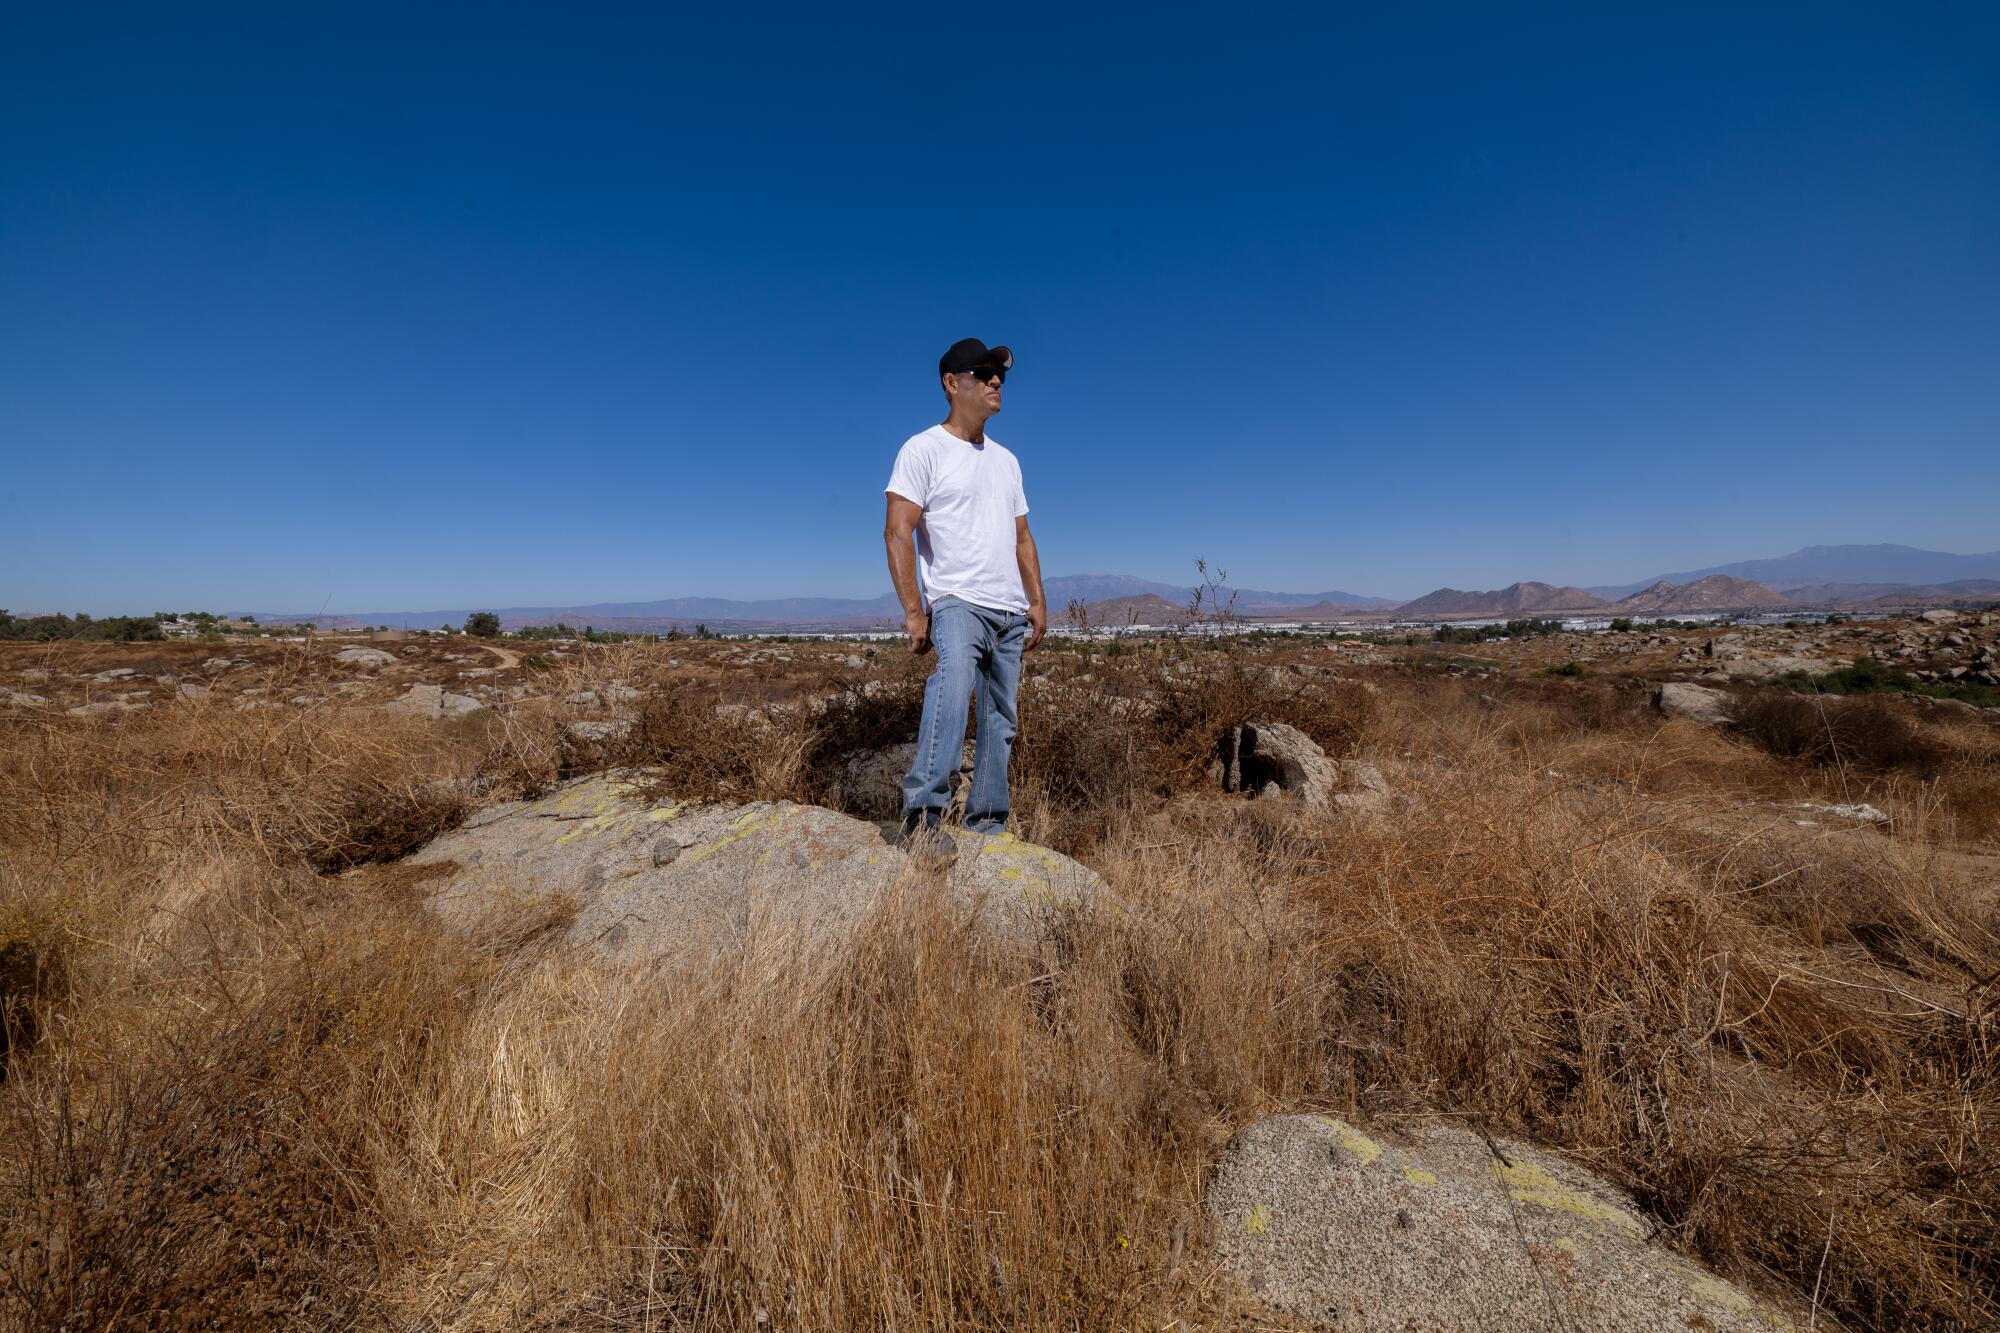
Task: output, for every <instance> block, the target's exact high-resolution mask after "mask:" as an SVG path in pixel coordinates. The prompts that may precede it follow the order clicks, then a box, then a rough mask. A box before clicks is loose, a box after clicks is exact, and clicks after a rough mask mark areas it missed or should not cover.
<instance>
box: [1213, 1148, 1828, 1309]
mask: <svg viewBox="0 0 2000 1333" xmlns="http://www.w3.org/2000/svg"><path fill="white" fill-rule="evenodd" d="M1207 1206H1208V1214H1209V1221H1210V1225H1211V1227H1212V1228H1213V1231H1214V1235H1215V1244H1216V1252H1217V1257H1218V1258H1219V1259H1220V1260H1221V1261H1222V1267H1223V1270H1224V1272H1226V1273H1227V1274H1229V1276H1231V1277H1232V1278H1233V1279H1234V1280H1235V1281H1236V1282H1237V1283H1238V1284H1239V1285H1241V1286H1243V1287H1244V1288H1246V1289H1247V1290H1249V1291H1250V1292H1251V1293H1252V1294H1253V1295H1255V1296H1256V1297H1257V1298H1258V1299H1259V1300H1261V1301H1262V1302H1264V1303H1265V1304H1266V1305H1269V1306H1271V1307H1273V1308H1275V1309H1277V1310H1280V1311H1283V1312H1284V1313H1286V1314H1288V1315H1291V1316H1292V1317H1294V1318H1297V1319H1302V1320H1305V1321H1307V1322H1308V1323H1310V1324H1313V1325H1315V1326H1318V1327H1323V1328H1338V1329H1341V1330H1344V1331H1346V1333H1372V1331H1373V1330H1381V1333H1389V1331H1390V1330H1395V1331H1396V1333H1404V1330H1409V1329H1424V1330H1436V1331H1439V1333H1445V1331H1450V1333H1470V1331H1471V1330H1509V1331H1510V1333H1511V1331H1512V1330H1520V1329H1545V1328H1546V1329H1568V1330H1572V1331H1573V1333H1584V1331H1585V1330H1590V1331H1592V1333H1596V1331H1597V1330H1604V1331H1605V1333H1609V1331H1610V1330H1618V1331H1619V1333H1688V1330H1689V1329H1710V1330H1717V1331H1718V1333H1752V1331H1756V1333H1766V1331H1768V1330H1776V1329H1793V1328H1797V1327H1802V1326H1803V1321H1794V1320H1792V1319H1790V1318H1788V1317H1787V1316H1785V1315H1784V1314H1782V1313H1780V1312H1779V1311H1777V1310H1776V1309H1775V1308H1773V1307H1771V1306H1770V1305H1768V1304H1767V1303H1766V1302H1764V1301H1761V1300H1759V1299H1758V1298H1757V1297H1754V1296H1752V1295H1751V1294H1749V1293H1748V1292H1746V1291H1744V1290H1743V1289H1742V1288H1740V1287H1738V1286H1736V1285H1735V1284H1733V1283H1731V1282H1728V1281H1725V1280H1724V1279H1722V1278H1719V1277H1717V1276H1715V1275H1714V1274H1712V1273H1710V1272H1708V1271H1707V1270H1706V1269H1704V1268H1702V1267H1700V1266H1699V1265H1698V1264H1695V1263H1694V1262H1692V1261H1690V1260H1688V1259H1685V1258H1682V1257H1681V1256H1680V1255H1678V1254H1676V1253H1674V1252H1673V1251H1671V1250H1669V1249H1667V1248H1666V1247H1664V1246H1663V1245H1660V1244H1658V1243H1657V1242H1655V1241H1654V1240H1653V1239H1652V1234H1653V1230H1654V1228H1653V1226H1652V1225H1651V1223H1649V1222H1648V1221H1647V1220H1646V1218H1645V1216H1644V1215H1643V1214H1642V1213H1641V1212H1640V1211H1639V1209H1638V1207H1637V1206H1636V1205H1635V1204H1634V1203H1633V1202H1632V1199H1631V1197H1630V1196H1629V1195H1627V1194H1626V1193H1625V1192H1624V1191H1623V1190H1621V1189H1619V1188H1617V1187H1616V1186H1614V1185H1612V1184H1610V1183H1609V1182H1607V1181H1605V1180H1603V1179H1601V1178H1599V1177H1597V1176H1594V1175H1592V1174H1591V1173H1590V1172H1588V1171H1585V1170H1583V1169H1582V1168H1581V1167H1578V1166H1576V1165H1574V1164H1573V1163H1571V1162H1568V1161H1566V1160H1565V1159H1563V1158H1561V1157H1558V1156H1557V1155H1555V1154H1554V1153H1551V1152H1546V1151H1544V1150H1541V1149H1538V1148H1533V1147H1530V1146H1528V1145H1527V1144H1523V1143H1518V1142H1515V1141H1512V1140H1508V1139H1495V1140H1492V1142H1491V1146H1489V1142H1488V1140H1487V1139H1486V1138H1485V1137H1484V1136H1482V1135H1480V1134H1479V1133H1477V1132H1475V1131H1473V1130H1471V1129H1467V1128H1464V1127H1462V1126H1459V1125H1455V1124H1436V1123H1433V1122H1424V1123H1422V1124H1418V1125H1414V1126H1412V1127H1411V1128H1410V1131H1409V1134H1408V1135H1407V1136H1404V1137H1400V1138H1398V1139H1397V1140H1394V1141H1391V1140H1390V1139H1388V1138H1386V1137H1384V1136H1382V1135H1379V1134H1375V1133H1369V1132H1364V1131H1362V1130H1360V1129H1358V1128H1356V1127H1355V1126H1353V1125H1350V1124H1347V1123H1346V1122H1344V1121H1340V1120H1336V1119H1333V1118H1332V1117H1329V1116H1316V1115H1289V1116H1276V1117H1273V1118H1271V1119H1268V1120H1262V1121H1259V1122H1257V1123H1256V1124H1253V1125H1250V1126H1249V1127H1247V1128H1245V1129H1244V1130H1242V1131H1241V1132H1240V1133H1238V1134H1237V1135H1236V1137H1235V1138H1234V1139H1233V1140H1232V1141H1231V1142H1230V1145H1229V1148H1228V1149H1227V1151H1225V1152H1224V1154H1223V1156H1222V1162H1221V1165H1220V1166H1219V1167H1218V1168H1217V1171H1216V1176H1215V1181H1214V1184H1213V1185H1212V1186H1211V1187H1210V1189H1209V1194H1208V1205H1207Z"/></svg>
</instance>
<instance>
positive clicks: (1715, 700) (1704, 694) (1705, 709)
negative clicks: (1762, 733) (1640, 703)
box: [1653, 680, 1731, 727]
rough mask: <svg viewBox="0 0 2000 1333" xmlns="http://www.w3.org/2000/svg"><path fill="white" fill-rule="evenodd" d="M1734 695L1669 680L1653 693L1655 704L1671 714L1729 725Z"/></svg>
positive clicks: (1654, 705) (1703, 686) (1717, 725)
mask: <svg viewBox="0 0 2000 1333" xmlns="http://www.w3.org/2000/svg"><path fill="white" fill-rule="evenodd" d="M1730 704H1731V701H1730V698H1729V696H1728V695H1727V694H1724V693H1723V692H1722V691H1721V690H1711V689H1709V688H1708V687H1707V686H1706V685H1690V684H1688V683H1687V682H1685V681H1678V680H1673V681H1668V682H1667V683H1666V684H1665V685H1662V686H1660V688H1659V690H1658V691H1656V692H1655V693H1654V695H1653V707H1655V708H1657V709H1659V710H1660V711H1661V712H1662V713H1665V714H1666V715H1667V716H1668V717H1684V718H1687V719H1688V720H1689V721H1691V722H1699V723H1701V724H1702V725H1703V726H1705V727H1720V726H1725V725H1727V724H1728V722H1729V718H1730Z"/></svg>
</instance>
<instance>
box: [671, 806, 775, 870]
mask: <svg viewBox="0 0 2000 1333" xmlns="http://www.w3.org/2000/svg"><path fill="white" fill-rule="evenodd" d="M783 813H784V811H782V810H774V811H771V812H770V813H768V814H759V813H758V812H756V811H754V810H751V811H747V812H745V813H744V814H742V815H741V816H739V817H738V818H737V819H736V820H735V821H734V822H733V823H731V824H730V826H729V827H730V830H731V831H730V832H729V833H728V834H727V835H726V836H724V837H720V838H717V839H716V840H715V841H714V842H710V843H704V844H703V845H702V846H700V847H696V848H694V849H693V850H692V851H690V852H689V853H688V854H687V857H686V860H687V863H688V864H689V865H695V864H697V863H699V862H702V861H706V860H707V859H708V858H709V857H711V856H714V855H715V854H716V853H717V852H719V851H721V850H722V849H723V848H725V847H728V846H730V845H731V844H733V843H739V842H741V841H743V840H744V839H745V838H747V837H749V836H751V835H752V834H753V833H756V832H757V831H758V830H759V829H766V828H769V827H771V826H772V825H773V824H775V823H777V822H778V819H779V816H780V815H782V814H783Z"/></svg>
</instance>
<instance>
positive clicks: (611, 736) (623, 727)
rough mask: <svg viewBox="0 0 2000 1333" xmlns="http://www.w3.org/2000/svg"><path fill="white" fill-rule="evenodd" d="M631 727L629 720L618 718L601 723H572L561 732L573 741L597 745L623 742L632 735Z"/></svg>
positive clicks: (627, 718)
mask: <svg viewBox="0 0 2000 1333" xmlns="http://www.w3.org/2000/svg"><path fill="white" fill-rule="evenodd" d="M632 726H633V723H632V719H631V718H629V717H618V718H611V719H609V720H606V721H602V722H594V721H583V722H572V723H570V724H569V725H568V726H567V727H564V728H563V730H564V732H566V733H567V734H568V735H569V736H570V737H571V738H572V739H573V740H579V741H585V742H588V743H590V744H593V745H599V744H602V743H604V742H605V741H615V740H623V739H624V738H625V737H627V736H629V735H631V734H632Z"/></svg>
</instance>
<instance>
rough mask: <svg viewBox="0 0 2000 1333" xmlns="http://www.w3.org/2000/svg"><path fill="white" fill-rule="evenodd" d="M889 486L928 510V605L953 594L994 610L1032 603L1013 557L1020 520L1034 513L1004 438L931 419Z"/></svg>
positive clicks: (924, 569) (922, 526)
mask: <svg viewBox="0 0 2000 1333" xmlns="http://www.w3.org/2000/svg"><path fill="white" fill-rule="evenodd" d="M884 489H885V490H887V491H889V492H891V493H893V494H896V495H900V496H902V497H903V498H904V499H905V500H910V501H913V502H915V503H916V504H917V505H919V506H921V507H922V509H923V511H924V516H923V520H922V521H921V522H919V523H918V524H917V571H918V573H919V574H920V575H922V578H923V585H924V599H925V601H924V604H925V606H929V605H930V599H932V598H936V597H944V596H947V595H949V596H953V597H962V598H964V599H965V600H966V601H968V602H971V603H973V604H974V605H977V606H984V607H988V608H990V609H992V610H995V611H1013V612H1015V613H1017V614H1018V613H1019V612H1022V611H1026V610H1027V609H1028V594H1027V593H1026V592H1025V591H1024V590H1023V589H1022V587H1021V566H1020V564H1019V562H1018V561H1016V560H1015V558H1014V520H1015V519H1017V518H1019V517H1020V516H1021V515H1023V514H1025V513H1027V512H1028V496H1027V492H1026V491H1024V490H1023V489H1022V488H1021V464H1020V463H1019V462H1018V461H1017V460H1016V459H1015V458H1014V455H1013V454H1011V453H1009V452H1008V451H1007V450H1006V449H1004V448H1002V447H1001V445H1000V442H999V441H998V440H995V439H994V438H993V437H992V436H991V435H989V436H987V437H986V439H985V442H984V443H981V444H973V443H972V442H971V441H969V440H961V439H959V438H958V436H956V435H953V434H952V433H951V432H950V431H948V430H946V429H945V428H944V427H943V426H932V427H931V428H930V429H929V430H927V431H924V432H923V433H922V434H920V435H912V436H911V437H910V438H909V439H908V440H906V441H904V443H903V448H902V451H901V452H900V453H898V454H897V455H896V466H895V469H894V470H893V471H892V472H890V474H889V484H888V486H887V487H885V488H884Z"/></svg>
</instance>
